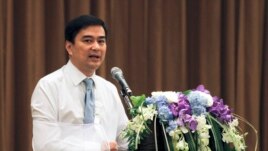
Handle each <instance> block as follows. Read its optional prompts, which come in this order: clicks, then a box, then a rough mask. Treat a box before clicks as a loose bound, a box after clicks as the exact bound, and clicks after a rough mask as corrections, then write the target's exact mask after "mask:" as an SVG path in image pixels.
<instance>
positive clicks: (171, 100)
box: [152, 91, 179, 103]
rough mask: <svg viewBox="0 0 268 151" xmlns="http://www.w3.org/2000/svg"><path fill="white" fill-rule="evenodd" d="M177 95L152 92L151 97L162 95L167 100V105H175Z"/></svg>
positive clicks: (167, 92)
mask: <svg viewBox="0 0 268 151" xmlns="http://www.w3.org/2000/svg"><path fill="white" fill-rule="evenodd" d="M178 93H179V92H178ZM178 93H177V92H174V91H164V92H162V91H157V92H152V96H154V97H158V96H161V95H162V96H165V97H166V98H167V101H168V103H176V102H178V100H179V98H178Z"/></svg>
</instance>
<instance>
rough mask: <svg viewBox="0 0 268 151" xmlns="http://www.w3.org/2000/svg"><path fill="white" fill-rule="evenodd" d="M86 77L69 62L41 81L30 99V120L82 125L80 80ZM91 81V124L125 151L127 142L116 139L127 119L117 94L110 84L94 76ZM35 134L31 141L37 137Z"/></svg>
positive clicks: (82, 109) (82, 88)
mask: <svg viewBox="0 0 268 151" xmlns="http://www.w3.org/2000/svg"><path fill="white" fill-rule="evenodd" d="M85 78H89V77H86V76H85V75H84V74H83V73H82V72H80V71H79V70H78V69H77V68H76V67H75V66H74V65H73V64H72V62H71V61H69V62H68V63H67V64H66V65H64V66H63V67H62V68H60V69H59V70H57V71H55V72H53V73H51V74H49V75H47V76H45V77H43V78H42V79H40V80H39V82H38V83H37V85H36V87H35V90H34V92H33V94H32V99H31V109H32V117H33V121H34V122H35V121H45V122H49V123H54V124H57V123H70V124H78V125H80V126H81V124H83V118H84V105H85V102H84V99H85V91H86V90H85V84H84V83H83V80H84V79H85ZM90 78H92V79H93V80H94V95H95V121H94V123H95V124H96V125H101V126H102V127H103V129H104V131H105V133H106V135H107V139H108V140H109V141H116V142H117V143H118V146H119V149H120V148H121V150H124V149H126V148H127V143H126V141H125V140H122V139H121V138H120V137H118V136H119V134H120V132H121V130H122V129H123V128H124V127H125V126H126V124H127V122H128V118H127V116H126V113H125V110H124V107H123V105H122V103H121V99H120V97H119V95H118V91H117V89H116V87H115V86H114V85H113V84H112V83H110V82H108V81H107V80H105V79H103V78H101V77H100V76H97V75H96V74H95V73H94V75H93V76H92V77H90ZM37 125H38V124H33V129H40V127H38V126H37ZM38 133H39V132H38V131H34V133H33V138H35V135H39V134H38ZM40 133H45V132H40ZM42 135H43V134H42ZM36 138H38V137H36ZM37 141H38V140H37ZM39 141H40V140H39ZM54 145H55V144H54ZM56 146H57V145H56ZM55 150H56V149H55Z"/></svg>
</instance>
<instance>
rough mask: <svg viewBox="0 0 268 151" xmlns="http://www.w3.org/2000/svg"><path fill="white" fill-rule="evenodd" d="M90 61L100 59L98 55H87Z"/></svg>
mask: <svg viewBox="0 0 268 151" xmlns="http://www.w3.org/2000/svg"><path fill="white" fill-rule="evenodd" d="M89 58H90V59H100V56H99V55H89Z"/></svg>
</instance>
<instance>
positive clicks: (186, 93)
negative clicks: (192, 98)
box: [182, 90, 192, 95]
mask: <svg viewBox="0 0 268 151" xmlns="http://www.w3.org/2000/svg"><path fill="white" fill-rule="evenodd" d="M191 92H192V90H186V91H184V92H182V93H183V94H185V95H188V94H189V93H191Z"/></svg>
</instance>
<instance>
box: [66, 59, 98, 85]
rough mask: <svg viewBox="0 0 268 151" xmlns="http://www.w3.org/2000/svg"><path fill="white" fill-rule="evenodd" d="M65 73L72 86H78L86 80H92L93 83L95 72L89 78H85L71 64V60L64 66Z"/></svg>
mask: <svg viewBox="0 0 268 151" xmlns="http://www.w3.org/2000/svg"><path fill="white" fill-rule="evenodd" d="M66 72H67V76H69V78H70V79H71V81H72V83H73V84H74V85H78V84H80V83H81V82H82V81H83V80H84V79H86V78H92V79H93V81H95V80H94V79H95V76H96V75H95V72H94V73H93V75H92V76H91V77H87V76H86V75H84V74H83V73H82V72H81V71H80V70H79V69H78V68H77V67H76V66H75V65H74V64H73V63H72V62H71V60H69V61H68V63H67V64H66Z"/></svg>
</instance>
